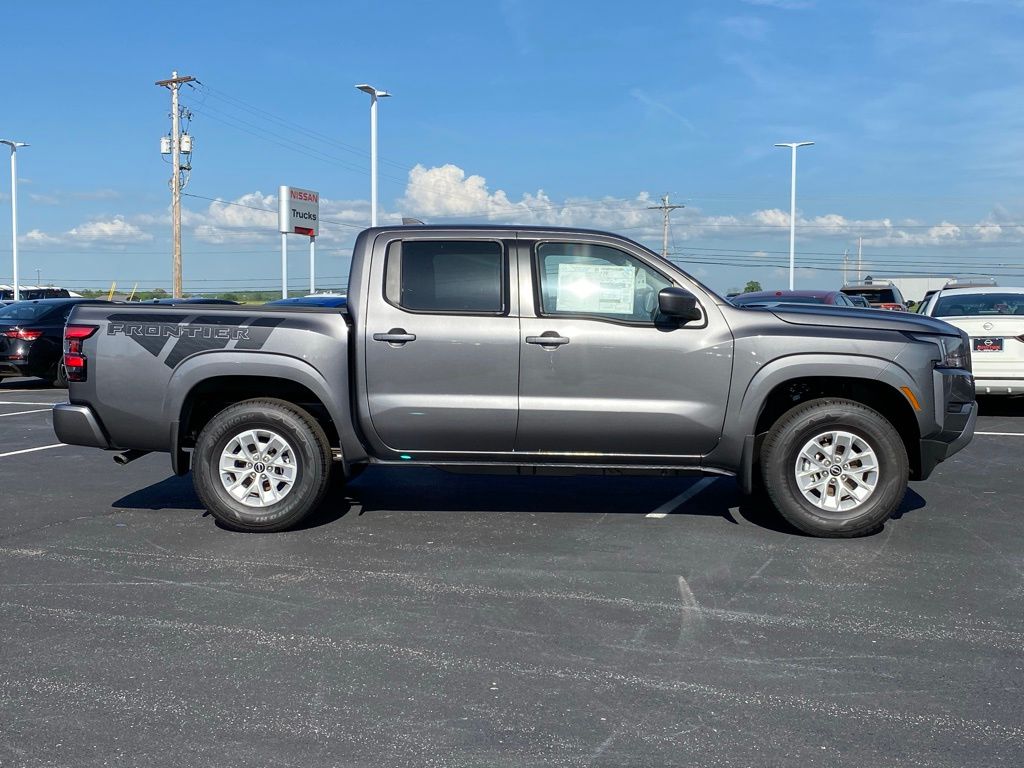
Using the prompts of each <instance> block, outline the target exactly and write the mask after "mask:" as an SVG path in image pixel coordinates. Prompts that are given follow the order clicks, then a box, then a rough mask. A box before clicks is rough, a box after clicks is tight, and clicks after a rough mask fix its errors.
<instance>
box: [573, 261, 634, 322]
mask: <svg viewBox="0 0 1024 768" xmlns="http://www.w3.org/2000/svg"><path fill="white" fill-rule="evenodd" d="M636 273H637V270H636V268H634V267H631V266H610V265H609V266H603V265H594V264H559V265H558V298H557V301H556V307H555V310H556V311H557V312H588V313H592V314H601V315H632V314H633V297H634V296H635V294H636Z"/></svg>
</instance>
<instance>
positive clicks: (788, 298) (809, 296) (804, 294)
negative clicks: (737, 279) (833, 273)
mask: <svg viewBox="0 0 1024 768" xmlns="http://www.w3.org/2000/svg"><path fill="white" fill-rule="evenodd" d="M729 301H731V302H732V303H733V304H735V305H736V306H737V307H772V306H775V305H776V304H828V305H831V306H836V307H853V306H856V305H855V304H853V302H851V301H850V299H849V297H847V296H846V295H845V294H844V293H842V292H840V291H754V292H753V293H742V294H740V295H739V296H734V297H733V298H731V299H729Z"/></svg>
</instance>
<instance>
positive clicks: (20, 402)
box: [0, 400, 58, 408]
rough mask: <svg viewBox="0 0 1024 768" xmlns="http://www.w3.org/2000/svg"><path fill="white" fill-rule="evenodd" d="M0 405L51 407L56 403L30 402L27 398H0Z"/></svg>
mask: <svg viewBox="0 0 1024 768" xmlns="http://www.w3.org/2000/svg"><path fill="white" fill-rule="evenodd" d="M0 405H48V406H50V407H51V408H52V407H53V406H55V405H58V403H30V402H28V401H27V400H0Z"/></svg>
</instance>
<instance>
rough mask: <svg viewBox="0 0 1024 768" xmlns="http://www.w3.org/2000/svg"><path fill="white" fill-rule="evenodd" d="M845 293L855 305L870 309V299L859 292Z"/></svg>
mask: <svg viewBox="0 0 1024 768" xmlns="http://www.w3.org/2000/svg"><path fill="white" fill-rule="evenodd" d="M840 293H842V291H840ZM843 295H844V296H846V299H847V300H848V301H849V302H850V303H851V304H852V305H853V306H855V307H860V308H861V309H868V308H869V307H870V306H871V305H870V304H868V300H867V299H865V298H864V297H863V296H859V295H857V294H853V295H847V294H845V293H844V294H843Z"/></svg>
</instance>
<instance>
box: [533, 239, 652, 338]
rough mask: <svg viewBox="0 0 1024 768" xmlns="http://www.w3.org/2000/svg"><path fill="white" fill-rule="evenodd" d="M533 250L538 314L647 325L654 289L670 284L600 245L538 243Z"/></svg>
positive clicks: (636, 263) (616, 251) (641, 266)
mask: <svg viewBox="0 0 1024 768" xmlns="http://www.w3.org/2000/svg"><path fill="white" fill-rule="evenodd" d="M536 253H537V258H536V263H537V277H538V278H539V286H538V293H539V298H540V309H541V314H543V315H582V316H588V317H601V318H608V319H610V320H620V321H623V322H633V323H637V322H642V323H653V322H654V321H655V319H656V318H657V315H658V292H659V291H660V290H661V289H662V288H667V287H668V286H670V285H672V282H671V281H670V280H668V279H667V278H665V277H664V276H663V275H661V274H659V273H658V272H656V271H655V270H654V269H652V268H651V267H649V266H647V265H646V264H644V263H643V262H642V261H640V259H637V258H636V257H634V256H631V255H629V254H628V253H624V252H623V251H620V250H618V249H617V248H610V247H608V246H606V245H594V244H590V243H541V244H540V245H538V246H537V251H536Z"/></svg>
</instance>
